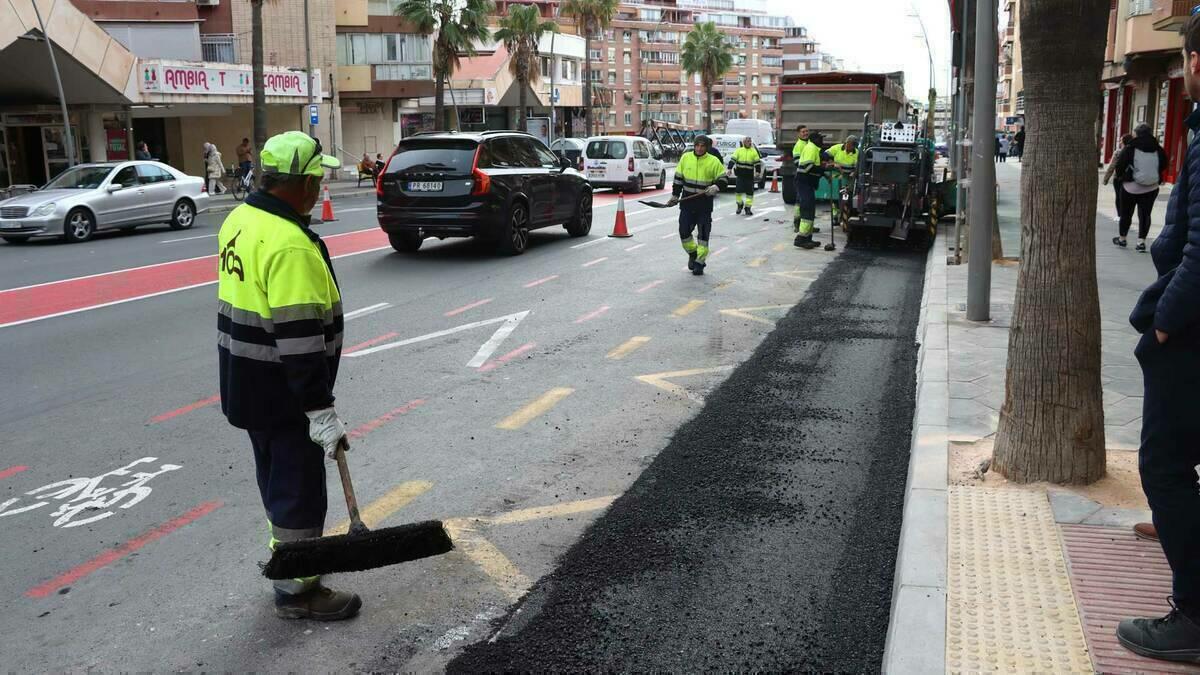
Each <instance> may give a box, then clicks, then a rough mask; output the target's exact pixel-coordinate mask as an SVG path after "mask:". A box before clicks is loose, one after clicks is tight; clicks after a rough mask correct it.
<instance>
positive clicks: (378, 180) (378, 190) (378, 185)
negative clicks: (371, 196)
mask: <svg viewBox="0 0 1200 675" xmlns="http://www.w3.org/2000/svg"><path fill="white" fill-rule="evenodd" d="M399 151H400V146H396V149H395V150H392V154H390V155H388V158H387V161H386V162H384V163H383V170H382V171H380V172H379V175H378V176H376V177H375V196H377V197H382V196H383V177H384V176H385V175H387V168H388V164H391V163H392V158H393V157H395V156H396V153H397V152H399Z"/></svg>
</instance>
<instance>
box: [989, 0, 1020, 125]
mask: <svg viewBox="0 0 1200 675" xmlns="http://www.w3.org/2000/svg"><path fill="white" fill-rule="evenodd" d="M1004 14H1005V16H1006V17H1007V21H1006V22H1005V24H1004V27H1003V29H1002V30H1001V32H1000V39H999V40H998V44H999V47H1000V53H999V58H998V59H997V60H996V64H997V72H996V129H1000V130H1003V131H1007V132H1012V133H1015V132H1016V131H1018V130H1019V129H1020V128H1021V127H1023V126H1025V84H1024V79H1023V75H1022V71H1021V26H1020V24H1021V21H1020V17H1021V1H1020V0H1005V3H1004Z"/></svg>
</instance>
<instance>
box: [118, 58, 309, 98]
mask: <svg viewBox="0 0 1200 675" xmlns="http://www.w3.org/2000/svg"><path fill="white" fill-rule="evenodd" d="M305 79H306V78H305V77H304V72H303V71H301V72H293V71H267V72H265V73H263V85H264V88H265V89H266V92H267V96H295V97H307V96H308V83H307V82H306V81H305ZM138 80H139V86H140V88H141V90H142V92H144V93H150V94H190V95H213V94H215V95H222V96H230V95H234V96H237V95H242V96H250V95H253V94H254V75H253V72H252V71H251V70H250V67H249V66H247V67H246V68H213V67H207V66H190V65H172V64H166V63H143V64H141V65H139V66H138Z"/></svg>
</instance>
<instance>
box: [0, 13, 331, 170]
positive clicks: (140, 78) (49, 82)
mask: <svg viewBox="0 0 1200 675" xmlns="http://www.w3.org/2000/svg"><path fill="white" fill-rule="evenodd" d="M303 7H304V4H303V0H276V1H275V2H271V3H266V4H265V5H264V15H265V16H264V25H266V26H268V27H269V30H268V31H267V32H266V34H265V39H264V43H265V54H266V64H267V65H266V72H265V73H264V86H265V88H266V91H267V110H268V118H269V125H268V128H269V131H270V132H271V133H276V132H279V131H283V130H286V129H307V128H308V123H309V117H310V115H309V109H308V102H309V89H310V87H311V89H312V94H313V98H314V99H315V102H316V105H317V110H316V112H317V118H318V125H317V133H318V135H319V136H320V137H322V141H323V143H326V144H328V147H332V145H333V144H332V143H331V142H330V140H331V139H330V131H331V125H330V114H331V113H332V112H335V111H334V108H333V105H332V102H333V101H332V98H331V96H330V94H329V91H328V89H327V88H326V87H324V86H322V85H323V81H322V76H321V75H320V74H321V73H331V72H332V70H333V66H334V63H335V61H334V33H333V6H332V5H329V4H325V5H322V4H321V3H311V6H310V33H309V36H310V45H311V54H312V66H313V68H312V77H311V82H310V77H308V76H306V71H305V67H306V58H305V48H304V45H305V39H304V22H303ZM38 9H39V10H40V11H41V14H42V16H41V20H42V21H41V22H39V21H38V17H37V15H36V14H35V12H34V8H33V4H32V0H14V1H13V2H10V3H5V4H4V5H2V6H0V62H3V63H5V64H18V63H19V64H23V66H24V67H23V68H20V69H18V68H12V67H7V68H5V69H4V71H5V74H3V75H0V186H5V185H9V184H25V183H29V184H41V183H43V182H45V181H46V180H48V179H49V178H50V177H53V176H54V175H55V174H57V173H58V172H59V171H61V170H62V169H63V168H65V167H66V166H67V164H68V157H67V153H66V142H65V141H66V138H65V136H66V134H65V126H64V120H63V119H62V113H61V112H60V111H61V109H60V107H59V97H58V92H57V88H56V87H55V85H54V82H55V73H54V70H53V69H52V68H51V66H50V63H49V58H48V56H47V54H46V43H45V42H44V40H45V39H48V40H49V43H50V45H51V47H52V48H53V49H54V51H55V55H56V59H57V62H58V69H59V73H60V75H61V77H62V80H63V89H64V91H65V97H66V99H67V100H66V103H67V107H68V114H69V118H70V119H69V124H70V127H71V130H72V134H71V136H72V137H73V139H74V145H75V152H74V154H75V157H74V161H76V162H78V161H104V160H111V159H125V158H128V157H130V156H131V154H132V153H131V148H133V147H134V146H135V144H137V143H140V142H145V143H147V145H148V146H149V148H150V153H151V155H152V156H153V157H155V158H157V159H161V160H162V161H164V162H167V163H169V164H172V165H173V166H175V167H177V168H179V169H181V170H183V171H186V172H188V173H191V174H200V173H202V171H203V163H204V156H203V144H204V143H206V142H210V143H214V144H216V145H217V147H218V148H219V149H221V151H222V153H223V158H224V160H225V164H226V165H227V166H229V165H232V164H234V162H235V161H236V157H235V156H234V148H235V147H236V146H237V145H238V143H240V141H241V139H242V138H244V137H249V136H250V135H251V131H252V120H251V107H252V98H253V77H252V73H251V68H250V64H249V61H250V59H249V56H250V44H249V41H250V32H251V29H250V15H249V12H250V10H249V3H236V2H232V1H231V0H197V1H186V0H185V1H181V2H166V1H158V0H51V1H49V2H39V3H38ZM41 23H44V24H45V35H43V31H42V28H41ZM334 116H335V117H336V115H334Z"/></svg>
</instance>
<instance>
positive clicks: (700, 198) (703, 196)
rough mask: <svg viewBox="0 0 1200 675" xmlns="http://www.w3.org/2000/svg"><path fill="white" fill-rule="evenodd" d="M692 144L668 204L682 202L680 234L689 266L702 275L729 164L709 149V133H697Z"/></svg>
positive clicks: (685, 156)
mask: <svg viewBox="0 0 1200 675" xmlns="http://www.w3.org/2000/svg"><path fill="white" fill-rule="evenodd" d="M692 147H693V149H692V151H691V152H685V153H683V156H682V157H680V158H679V166H677V167H675V181H674V183H673V184H672V185H671V199H670V201H668V202H667V204H668V205H670V206H674V205H676V204H678V205H679V238H680V240H681V241H682V242H683V250H684V251H686V252H687V254H688V269H690V270H691V271H692V274H694V275H696V276H700V275H702V274H704V267H705V264H706V263H705V260H706V259H707V258H708V237H709V234H710V233H711V232H712V212H713V198H714V197H716V196H717V193H718V192H720V191H721V186H723V185H724V184H725V166H724V165H723V164H721V160H719V159H717V158H716V157H715V156H713V155H712V154H711V153H710V152H709V151H708V150H709V148H711V147H712V139H710V138H709V137H708V136H704V135H700V136H697V137H696V141H695V145H693V146H692ZM693 231H696V237H695V238H693V236H692V232H693Z"/></svg>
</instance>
